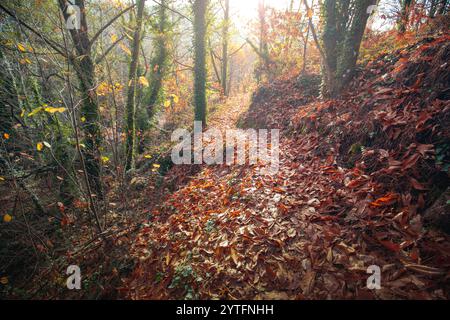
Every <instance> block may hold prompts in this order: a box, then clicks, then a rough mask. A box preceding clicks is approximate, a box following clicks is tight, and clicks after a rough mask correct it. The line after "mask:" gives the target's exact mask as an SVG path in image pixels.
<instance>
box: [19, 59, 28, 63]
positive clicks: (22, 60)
mask: <svg viewBox="0 0 450 320" xmlns="http://www.w3.org/2000/svg"><path fill="white" fill-rule="evenodd" d="M19 63H20V64H31V60H30V59H28V58H24V59H20V60H19Z"/></svg>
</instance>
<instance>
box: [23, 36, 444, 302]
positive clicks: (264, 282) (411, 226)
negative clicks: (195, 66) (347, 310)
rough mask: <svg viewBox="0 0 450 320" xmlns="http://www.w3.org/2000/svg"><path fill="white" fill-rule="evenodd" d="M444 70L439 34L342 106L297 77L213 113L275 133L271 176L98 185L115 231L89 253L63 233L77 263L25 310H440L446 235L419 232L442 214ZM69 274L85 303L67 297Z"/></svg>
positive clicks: (176, 176)
mask: <svg viewBox="0 0 450 320" xmlns="http://www.w3.org/2000/svg"><path fill="white" fill-rule="evenodd" d="M449 56H450V38H449V37H448V36H446V35H440V36H436V37H432V38H428V39H424V40H422V41H420V42H418V43H416V44H414V45H411V46H409V47H406V48H404V49H402V50H399V51H397V52H395V53H392V54H385V55H382V56H381V57H379V58H378V59H376V60H374V61H372V62H371V63H369V64H368V65H367V66H365V67H364V68H363V69H361V70H360V71H359V72H358V75H357V76H356V77H355V80H354V81H353V82H352V84H351V86H350V89H349V90H348V92H347V93H345V94H344V95H343V96H342V97H341V98H340V99H338V100H325V101H323V100H320V99H318V98H317V95H318V83H317V77H314V76H304V77H295V78H290V79H279V80H276V81H273V82H271V83H270V84H267V85H264V86H262V87H260V88H258V89H257V90H256V92H255V93H254V94H253V95H251V93H250V91H252V90H253V88H250V89H249V90H248V91H249V92H248V93H245V94H242V95H238V96H236V97H232V98H230V99H229V100H228V101H227V102H225V103H221V104H218V106H217V107H216V109H215V110H214V111H213V112H212V114H211V118H210V123H209V126H210V127H215V128H218V129H220V130H222V131H224V130H226V129H233V128H236V127H239V128H257V129H259V128H261V129H280V130H281V139H280V168H279V171H278V173H276V174H274V175H265V174H263V173H262V171H261V169H262V167H261V166H259V165H245V166H227V165H220V166H206V165H201V166H198V165H196V166H189V165H183V166H174V167H172V168H168V170H167V172H164V174H162V175H159V174H158V173H156V172H155V170H151V168H152V167H151V165H150V167H149V169H148V170H145V171H139V173H137V174H136V176H135V177H134V178H133V180H132V181H131V186H130V187H125V186H123V185H121V184H118V183H116V182H114V181H112V180H111V179H110V180H109V181H106V182H107V183H108V184H109V185H110V186H112V188H111V192H110V195H109V196H108V201H109V202H110V204H109V208H108V210H109V212H110V213H109V215H108V219H109V220H108V222H112V221H118V222H116V223H115V226H114V228H112V229H111V230H107V232H106V233H105V234H103V235H102V236H101V237H94V238H93V239H92V240H90V241H87V243H86V241H85V239H83V240H80V239H79V238H80V236H79V235H80V233H81V232H83V233H86V234H88V233H89V232H90V231H89V230H84V229H83V230H81V229H79V228H78V227H77V225H76V224H69V225H67V226H65V227H66V228H72V229H73V232H72V233H73V238H74V239H76V241H72V242H71V239H66V240H65V241H67V243H70V246H69V248H74V247H75V248H76V249H73V250H72V249H67V250H66V251H65V252H64V253H63V254H62V255H61V257H60V258H58V260H56V261H55V262H54V263H53V264H52V266H50V267H49V268H46V269H45V270H49V271H48V272H47V271H46V273H43V272H41V273H38V275H37V276H36V277H37V278H39V281H37V282H33V283H34V284H31V286H32V287H33V290H34V293H33V294H31V297H32V298H37V297H39V298H41V297H46V298H63V297H64V298H95V299H99V298H120V299H448V298H449V293H450V290H449V289H450V242H449V240H450V237H449V235H448V234H447V233H445V232H444V231H442V230H440V229H439V228H436V227H435V226H436V223H431V222H429V221H428V220H431V221H433V222H435V221H436V217H435V216H436V215H437V216H438V218H440V217H442V213H444V214H445V213H446V212H448V209H449V203H450V202H449V193H448V186H449V177H448V167H449V163H450V144H449V141H450V128H449V126H448V123H450V103H449V99H450V93H449V83H450V80H449V75H450V65H449V64H448V61H449V59H448V57H449ZM124 188H128V189H124ZM78 210H86V208H82V207H80V208H78ZM143 216H144V217H145V216H146V217H147V218H146V219H145V221H143V219H142V217H143ZM86 217H88V215H87V213H86ZM445 217H448V216H446V215H444V218H445ZM87 219H88V218H87ZM447 219H448V218H447ZM437 220H439V219H437ZM136 221H138V222H137V223H136ZM438 225H440V226H441V227H442V226H443V227H444V228H445V227H446V226H447V227H448V225H449V223H448V220H447V221H444V222H443V223H438ZM447 232H448V230H447ZM85 238H89V237H85ZM80 261H81V262H80ZM68 263H69V264H71V263H73V264H77V265H80V267H81V268H82V270H83V289H84V290H82V291H80V292H69V293H68V292H67V290H66V287H65V273H64V270H65V268H66V266H67V265H68ZM370 266H379V267H380V269H381V287H382V288H381V289H380V290H369V289H368V288H367V279H368V278H369V277H370V275H371V274H368V268H369V267H370ZM36 287H37V288H36ZM51 288H53V289H51Z"/></svg>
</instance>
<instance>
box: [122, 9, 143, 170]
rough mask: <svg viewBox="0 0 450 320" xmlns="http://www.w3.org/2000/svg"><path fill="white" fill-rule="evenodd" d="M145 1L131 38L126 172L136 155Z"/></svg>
mask: <svg viewBox="0 0 450 320" xmlns="http://www.w3.org/2000/svg"><path fill="white" fill-rule="evenodd" d="M144 8H145V0H138V11H137V19H136V27H135V28H136V29H135V32H134V38H133V48H132V57H131V63H130V72H129V77H128V78H129V86H128V94H127V107H126V110H127V131H126V134H127V142H126V170H130V169H134V165H135V155H136V87H137V77H138V74H137V69H138V64H139V50H140V47H141V34H142V20H143V15H144Z"/></svg>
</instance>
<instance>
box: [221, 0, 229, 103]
mask: <svg viewBox="0 0 450 320" xmlns="http://www.w3.org/2000/svg"><path fill="white" fill-rule="evenodd" d="M229 26H230V0H225V16H224V22H223V31H222V37H223V39H222V41H223V44H222V91H223V94H224V95H225V96H228V39H229V34H228V30H229Z"/></svg>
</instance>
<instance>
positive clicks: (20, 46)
mask: <svg viewBox="0 0 450 320" xmlns="http://www.w3.org/2000/svg"><path fill="white" fill-rule="evenodd" d="M17 49H19V51H20V52H27V49H25V46H24V45H23V44H21V43H19V44H17Z"/></svg>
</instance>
